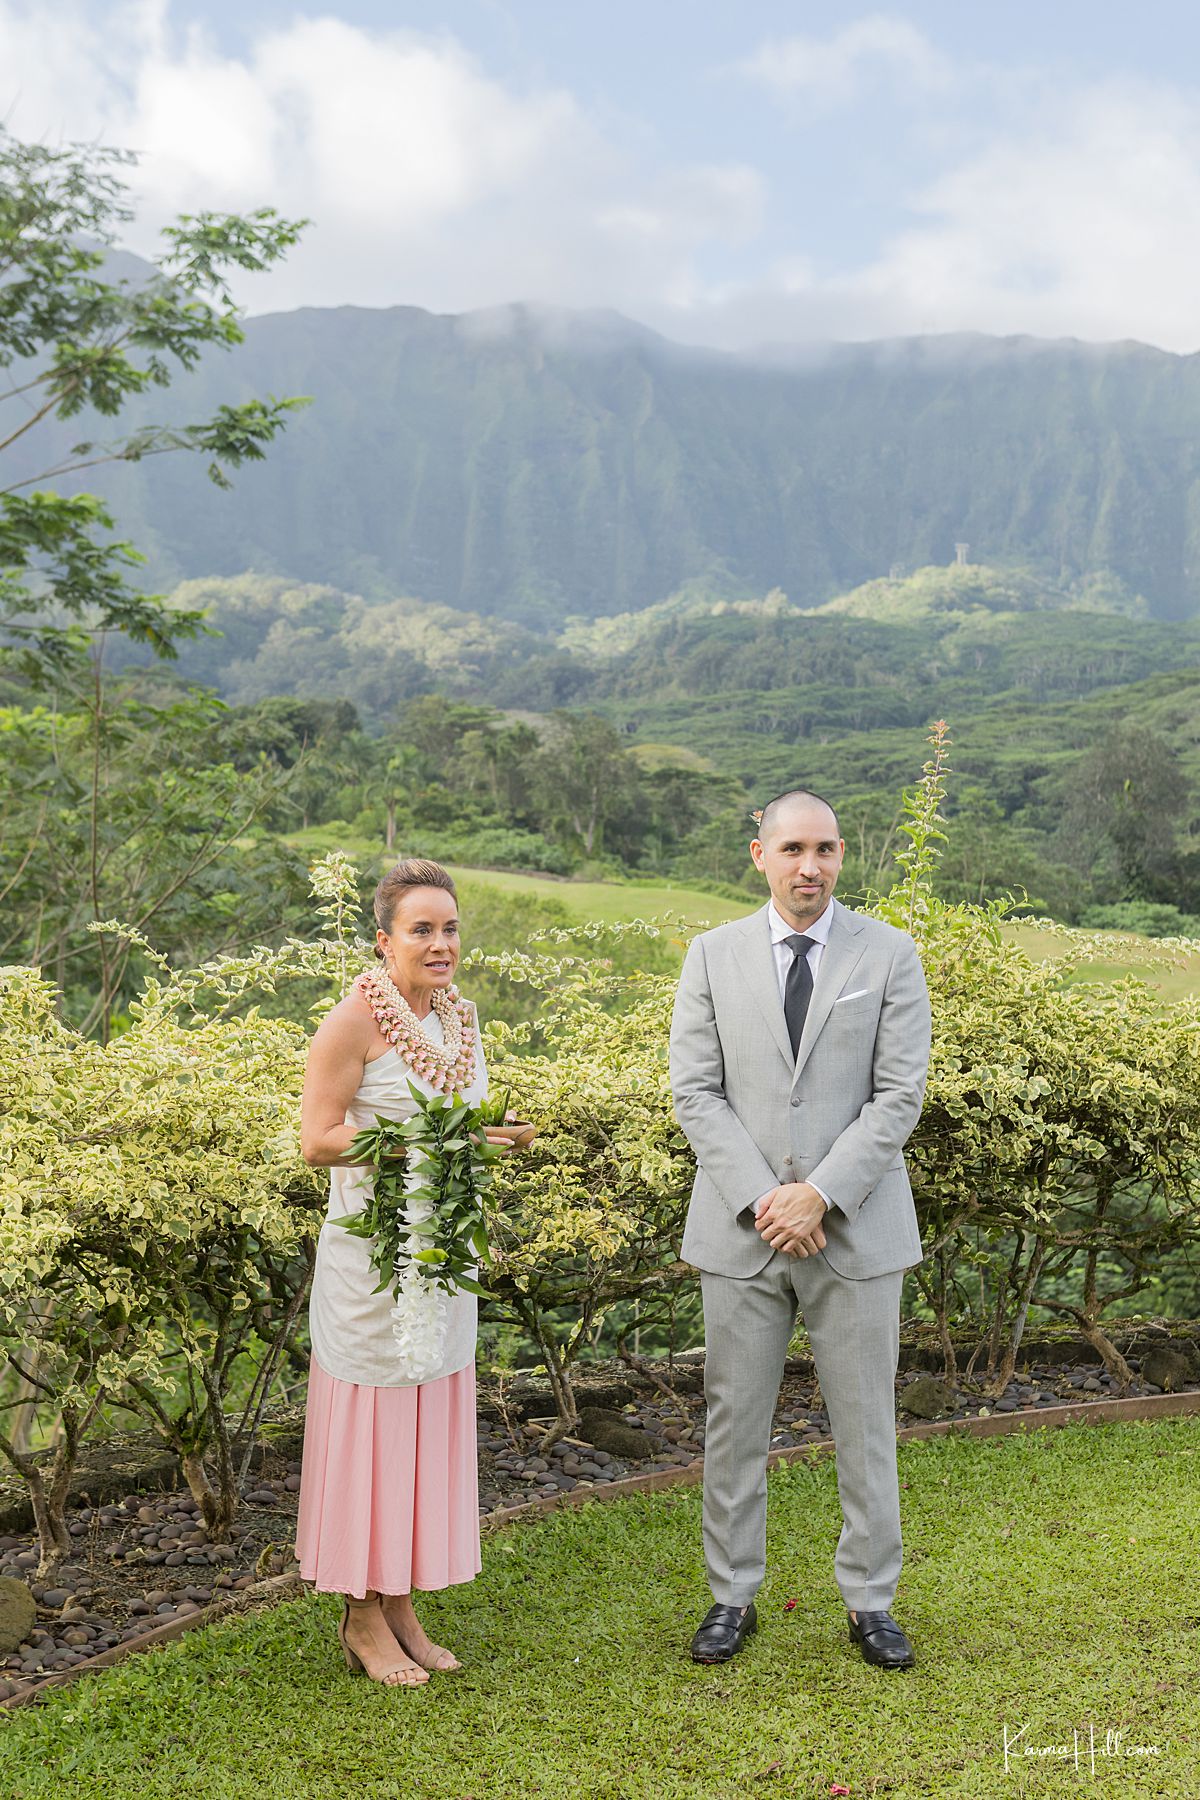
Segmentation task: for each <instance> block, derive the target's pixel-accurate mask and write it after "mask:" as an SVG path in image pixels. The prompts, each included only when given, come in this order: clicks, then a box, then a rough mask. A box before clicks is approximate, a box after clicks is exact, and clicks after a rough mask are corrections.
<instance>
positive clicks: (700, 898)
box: [287, 826, 1200, 1002]
mask: <svg viewBox="0 0 1200 1800" xmlns="http://www.w3.org/2000/svg"><path fill="white" fill-rule="evenodd" d="M334 836H335V837H336V847H338V848H341V849H344V850H346V851H347V852H348V854H349V855H351V856H352V857H354V859H355V861H356V862H357V863H358V865H359V867H360V868H361V869H367V868H369V867H371V866H373V861H374V859H376V858H377V857H378V856H379V849H378V845H367V844H366V843H365V842H360V841H358V840H352V839H350V838H348V837H346V836H345V834H342V835H340V836H339V835H337V834H334ZM287 841H288V842H289V843H292V844H294V845H295V846H296V847H297V848H306V849H308V850H309V851H311V853H312V854H313V855H318V854H322V853H323V852H324V851H326V850H328V849H331V848H334V847H335V845H334V839H333V838H330V837H329V835H328V832H327V828H326V827H324V826H314V827H313V828H312V829H311V830H309V831H308V832H298V833H295V834H293V836H291V837H290V838H289V839H288V840H287ZM448 866H449V867H450V869H451V872H452V874H453V875H454V876H455V878H456V879H458V880H462V881H465V882H468V883H476V884H479V885H485V884H486V885H490V886H493V887H498V888H501V889H502V890H504V891H505V892H506V893H512V894H532V895H538V894H541V895H544V896H545V897H546V898H547V899H552V900H555V901H557V902H558V903H559V904H560V905H562V906H565V907H566V908H567V909H568V910H569V911H570V912H571V913H572V914H573V915H574V917H575V918H576V919H578V920H579V921H581V922H583V921H588V920H600V921H603V922H604V923H606V924H609V923H612V922H614V921H616V920H621V919H654V918H658V917H660V916H662V915H663V914H667V913H669V914H671V915H672V916H673V917H677V918H682V919H683V920H684V921H685V922H686V923H687V924H688V925H692V926H695V925H722V924H724V923H725V921H726V920H728V919H738V918H742V917H743V916H744V915H745V914H746V913H748V912H752V911H753V910H754V909H755V907H757V906H761V905H762V900H758V899H755V898H754V897H752V896H750V895H747V897H746V899H745V900H744V901H739V900H727V899H724V898H722V897H721V896H719V895H717V894H706V893H704V892H702V891H701V890H699V889H696V888H689V887H686V886H673V885H672V884H671V883H669V882H664V881H655V880H647V881H645V882H641V881H631V882H620V881H560V880H555V879H554V877H553V876H549V875H522V874H518V873H516V872H515V871H514V870H510V869H471V868H466V867H464V866H463V865H461V864H458V863H455V864H450V865H448ZM765 897H766V890H765V888H764V890H763V898H764V899H765ZM468 925H469V920H468ZM1005 930H1006V933H1007V935H1009V936H1010V937H1013V938H1015V939H1016V941H1017V942H1018V943H1020V944H1022V945H1023V946H1024V948H1025V949H1026V950H1027V951H1028V953H1029V954H1030V955H1031V956H1035V957H1047V956H1055V955H1057V954H1058V953H1059V951H1060V950H1061V944H1060V943H1059V940H1058V939H1057V938H1055V937H1054V935H1053V934H1052V933H1051V932H1048V931H1038V930H1037V929H1036V928H1035V927H1033V926H1031V925H1027V924H1025V923H1024V922H1016V923H1014V924H1012V925H1010V926H1007V927H1006V928H1005ZM1130 974H1133V975H1137V976H1138V977H1139V978H1140V979H1141V980H1143V981H1146V982H1149V983H1150V985H1151V986H1153V987H1156V988H1158V990H1159V991H1160V993H1161V994H1162V996H1163V998H1164V1000H1166V1001H1168V1002H1170V1001H1175V1000H1182V999H1185V998H1186V997H1187V996H1188V995H1189V994H1195V993H1197V992H1200V954H1196V955H1193V956H1190V957H1188V958H1187V959H1186V961H1185V962H1184V963H1183V964H1182V966H1180V967H1173V966H1172V965H1171V964H1170V963H1169V962H1168V961H1166V960H1165V959H1164V960H1163V961H1162V962H1159V963H1153V964H1152V963H1141V962H1138V963H1129V962H1122V961H1120V960H1119V959H1116V960H1114V961H1113V962H1111V963H1093V964H1089V965H1088V969H1087V972H1086V975H1085V976H1084V979H1087V980H1090V981H1114V980H1117V979H1119V978H1120V977H1121V976H1123V975H1130Z"/></svg>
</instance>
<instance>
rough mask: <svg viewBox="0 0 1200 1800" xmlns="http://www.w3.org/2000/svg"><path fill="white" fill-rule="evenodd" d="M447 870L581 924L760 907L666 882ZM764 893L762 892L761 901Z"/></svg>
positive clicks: (453, 866)
mask: <svg viewBox="0 0 1200 1800" xmlns="http://www.w3.org/2000/svg"><path fill="white" fill-rule="evenodd" d="M447 867H448V868H449V870H450V873H451V874H452V875H453V876H454V878H455V880H456V881H464V882H473V883H475V884H476V885H479V886H483V885H487V886H489V887H499V888H502V889H503V890H504V891H505V892H506V893H510V894H540V895H542V896H544V897H545V898H546V899H548V900H557V901H558V902H559V904H560V905H562V906H565V907H567V908H568V910H569V911H570V912H571V913H572V914H574V916H575V918H576V919H578V920H579V921H580V922H586V921H589V920H599V921H601V922H603V923H604V924H606V925H609V924H613V923H614V922H616V921H618V920H623V919H655V918H659V917H661V915H662V914H664V913H671V914H672V915H674V916H675V917H677V918H682V919H685V920H686V921H687V923H688V924H689V925H698V924H708V925H723V924H724V923H725V921H726V919H740V918H742V917H743V916H744V915H745V914H746V913H748V912H753V911H754V909H755V908H756V907H757V906H761V905H762V901H761V900H755V899H753V898H751V897H749V896H748V897H747V899H746V900H745V901H744V902H742V901H740V900H726V899H724V898H723V897H722V896H721V895H719V894H706V893H704V892H702V891H701V890H700V889H698V888H689V887H683V886H680V887H673V886H672V885H671V884H670V883H669V882H665V881H645V882H641V881H637V882H632V881H631V882H624V881H555V880H554V878H553V877H552V876H548V875H519V874H517V873H516V872H515V871H513V870H511V869H467V868H463V867H462V866H461V865H460V864H458V863H449V864H447ZM765 893H766V890H765V889H764V898H765Z"/></svg>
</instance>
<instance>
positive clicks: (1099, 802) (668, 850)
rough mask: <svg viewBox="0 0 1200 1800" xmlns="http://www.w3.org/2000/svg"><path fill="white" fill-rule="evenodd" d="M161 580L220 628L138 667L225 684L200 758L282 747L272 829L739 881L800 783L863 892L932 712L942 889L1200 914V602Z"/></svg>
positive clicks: (1178, 922)
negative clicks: (523, 610) (640, 608)
mask: <svg viewBox="0 0 1200 1800" xmlns="http://www.w3.org/2000/svg"><path fill="white" fill-rule="evenodd" d="M175 604H176V605H177V606H179V607H181V608H187V609H203V610H204V611H205V613H206V616H207V618H208V620H209V623H210V626H211V627H212V631H213V635H209V636H206V637H202V638H200V639H198V640H196V641H194V642H192V643H187V644H183V645H181V646H180V647H179V648H180V660H179V664H178V666H177V668H176V669H175V670H174V671H173V672H172V673H171V674H169V675H167V674H165V673H164V672H163V671H162V670H161V669H160V670H158V671H155V672H154V673H153V674H152V675H151V674H145V675H134V673H133V672H132V671H130V674H129V679H131V680H134V681H135V683H139V684H141V683H147V682H148V684H149V689H150V690H155V689H157V690H159V691H163V690H164V684H165V685H166V686H172V685H174V684H175V683H176V682H177V680H178V677H179V674H180V673H182V674H183V675H185V676H189V677H191V678H193V679H196V680H199V681H202V682H204V683H205V684H209V685H211V686H212V687H214V688H216V689H218V690H219V691H221V692H222V694H223V697H224V700H225V702H226V705H227V707H228V711H227V712H224V713H220V712H217V713H214V715H213V724H212V730H213V733H214V738H213V746H214V747H213V751H212V755H213V756H214V757H216V758H219V759H224V758H226V757H228V758H230V759H231V760H232V762H233V763H234V765H235V766H236V767H237V768H239V769H240V770H242V771H243V773H244V775H245V777H246V778H247V779H249V777H250V774H251V771H253V770H257V771H258V777H262V776H263V772H264V771H271V773H272V778H273V779H276V780H277V781H278V782H279V783H280V784H281V786H280V790H279V793H278V795H277V796H276V797H275V799H273V801H272V803H271V805H270V807H269V808H268V809H267V811H266V812H265V814H263V815H262V817H263V821H264V824H265V825H266V826H267V827H269V829H270V831H271V832H273V833H275V834H277V835H278V836H279V837H280V838H281V839H282V838H287V837H288V836H289V835H294V834H295V833H296V832H297V831H300V832H303V831H311V830H312V829H313V828H314V827H317V826H335V827H336V830H338V831H340V832H342V834H343V835H344V836H345V837H346V838H347V840H348V841H353V842H354V843H356V844H359V845H362V846H369V845H376V846H378V847H379V848H380V849H385V848H386V849H391V850H410V849H415V850H420V851H422V852H426V853H430V854H435V855H441V856H444V857H446V858H447V859H449V860H454V861H458V862H462V863H468V864H491V865H494V866H498V867H508V868H518V869H520V868H525V869H541V870H546V871H549V872H551V873H556V874H568V873H572V872H577V871H580V870H584V869H586V870H588V871H590V872H591V873H604V874H610V875H614V874H615V875H619V874H622V873H629V872H636V873H650V874H655V875H665V876H669V877H672V878H675V879H678V880H686V881H689V882H713V883H717V884H720V885H722V886H730V885H740V884H743V883H746V882H752V881H753V880H754V877H753V874H752V871H750V870H749V867H748V863H747V856H746V844H747V840H748V837H749V836H750V827H749V825H748V818H749V811H750V809H751V807H752V806H754V805H761V804H762V803H763V801H764V800H765V799H767V798H769V797H770V796H771V794H773V793H775V792H777V791H779V790H780V789H782V788H784V787H786V786H789V785H793V784H796V783H803V784H808V785H811V786H814V787H815V788H817V789H818V790H819V791H821V792H823V793H825V794H827V795H828V797H829V798H830V799H831V800H832V801H833V802H834V804H835V805H836V806H837V808H838V810H839V814H840V816H841V818H842V821H843V828H844V831H845V834H846V838H847V843H848V851H847V865H846V871H845V876H844V881H843V890H844V891H845V892H846V893H848V894H850V895H853V894H855V893H863V892H865V891H867V890H869V889H870V888H871V887H872V886H874V885H875V884H876V883H878V882H880V881H882V880H883V879H884V878H885V874H886V871H887V870H888V867H889V864H890V859H891V856H892V854H893V852H894V850H895V847H896V830H897V824H898V798H899V795H900V792H901V790H902V789H903V788H904V787H905V786H906V785H907V784H908V783H910V782H911V780H912V778H913V774H914V770H915V766H916V759H917V747H918V745H919V744H920V742H921V738H922V735H923V733H924V730H925V727H926V725H927V723H928V721H929V720H930V719H931V718H934V717H945V718H947V719H949V721H950V724H951V731H952V736H953V742H954V751H953V764H954V769H955V777H954V780H953V782H952V784H951V799H950V801H949V803H948V804H949V806H950V807H951V809H952V813H951V816H952V818H953V825H954V828H953V831H952V833H951V836H950V841H949V845H948V847H947V850H946V853H945V856H944V858H943V860H942V865H941V869H940V873H939V882H940V884H941V887H942V890H943V892H945V893H946V894H947V895H948V896H953V897H961V898H974V899H980V898H987V897H990V896H995V895H999V894H1002V893H1006V892H1013V893H1015V894H1017V895H1018V896H1021V895H1022V894H1024V895H1025V896H1027V898H1026V899H1025V900H1024V901H1023V902H1022V904H1023V905H1024V906H1026V907H1027V909H1029V910H1033V911H1037V912H1043V913H1050V914H1052V915H1053V916H1056V917H1059V918H1061V919H1064V920H1068V921H1079V920H1082V919H1088V920H1095V922H1097V923H1100V922H1104V921H1105V920H1106V919H1107V920H1108V922H1111V923H1118V922H1121V920H1123V919H1124V920H1125V921H1126V922H1130V923H1132V922H1134V920H1135V919H1136V920H1137V921H1138V922H1140V924H1141V927H1142V928H1143V929H1151V930H1157V931H1160V932H1161V931H1166V930H1172V929H1184V928H1190V927H1188V925H1187V921H1188V919H1189V918H1191V917H1192V916H1193V915H1195V914H1197V913H1200V847H1198V844H1197V795H1198V794H1200V724H1198V721H1200V706H1198V705H1197V700H1198V698H1200V626H1197V625H1192V624H1183V623H1176V624H1171V623H1167V622H1163V621H1152V620H1146V619H1137V618H1131V617H1129V616H1127V615H1126V614H1125V613H1124V612H1122V611H1109V612H1103V611H1099V610H1087V609H1083V608H1081V607H1080V605H1079V603H1078V601H1077V600H1075V599H1073V598H1072V597H1071V596H1070V595H1069V594H1066V593H1064V592H1062V591H1061V590H1055V589H1054V588H1051V587H1048V586H1047V585H1046V584H1044V583H1041V582H1039V581H1038V580H1036V579H1035V578H1033V577H1032V576H1030V575H1029V574H1028V572H1026V571H1022V570H1020V569H1009V570H1005V571H998V570H994V569H988V568H982V567H950V568H930V569H925V570H921V571H918V572H917V573H915V574H914V575H912V576H910V577H907V578H905V579H902V580H900V579H898V580H894V581H889V582H879V581H876V582H873V583H871V584H868V585H867V586H865V587H863V588H861V589H859V590H855V591H853V592H851V593H849V594H847V595H844V596H841V597H839V598H838V599H836V600H835V601H834V602H832V603H831V604H829V605H827V606H825V607H823V608H819V609H810V610H801V609H799V608H797V607H795V606H793V605H792V604H791V602H790V601H789V600H788V599H787V597H786V596H785V595H783V594H782V593H781V592H779V591H775V592H773V593H770V594H768V595H766V596H765V597H763V598H761V599H759V600H745V601H738V602H729V601H725V600H721V599H713V598H712V597H711V596H706V595H704V594H703V592H702V591H699V590H697V589H695V588H693V589H691V590H688V591H684V592H682V593H681V594H679V595H677V596H675V597H673V598H672V599H671V600H669V601H667V602H665V603H663V604H661V605H660V606H657V607H653V608H649V609H647V610H646V611H644V612H642V613H638V614H630V615H624V616H619V617H616V618H612V619H606V620H598V621H587V620H575V621H573V622H570V623H568V625H567V626H566V628H565V629H564V630H563V631H562V632H561V633H559V634H558V635H557V636H550V635H548V634H545V633H543V634H537V633H534V632H531V631H527V630H524V629H522V628H520V627H517V626H509V627H505V628H504V629H502V630H497V628H496V625H495V622H494V621H490V620H487V619H484V618H482V617H479V616H477V615H468V614H462V613H457V612H454V611H452V610H451V609H448V608H444V607H438V606H429V605H427V604H425V603H423V602H419V601H414V600H403V599H398V600H391V601H376V602H372V601H368V600H364V599H362V598H360V597H355V596H350V595H347V594H344V593H341V592H339V591H337V590H334V589H331V588H317V587H310V586H296V585H294V584H291V583H288V582H285V581H282V580H280V579H277V578H271V577H263V576H242V577H240V578H237V579H234V580H228V581H222V580H217V579H210V580H207V581H204V582H193V583H188V584H186V585H185V586H183V587H182V588H181V589H180V590H179V591H178V593H177V594H176V596H175ZM1100 604H1101V596H1099V595H1096V596H1093V605H1094V606H1099V605H1100ZM217 633H219V634H220V635H216V634H217ZM256 778H257V777H256ZM329 841H332V840H331V839H330V840H329ZM755 891H757V889H756V890H755ZM1130 906H1134V907H1136V908H1138V909H1140V910H1138V911H1137V912H1136V913H1130V912H1129V911H1128V910H1126V911H1124V912H1122V911H1120V909H1121V908H1125V909H1128V908H1129V907H1130ZM1114 908H1116V909H1118V910H1117V911H1116V912H1114V911H1113V910H1112V909H1114ZM1146 909H1150V910H1149V911H1147V910H1146Z"/></svg>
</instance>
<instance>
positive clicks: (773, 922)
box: [767, 895, 833, 944]
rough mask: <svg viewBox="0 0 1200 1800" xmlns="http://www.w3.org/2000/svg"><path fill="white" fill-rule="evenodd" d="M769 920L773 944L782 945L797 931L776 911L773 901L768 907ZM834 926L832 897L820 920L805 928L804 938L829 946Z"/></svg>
mask: <svg viewBox="0 0 1200 1800" xmlns="http://www.w3.org/2000/svg"><path fill="white" fill-rule="evenodd" d="M767 919H768V921H769V923H770V926H771V942H772V943H773V944H781V943H782V942H783V940H784V938H787V937H791V935H792V933H793V932H794V931H795V929H796V927H795V926H794V925H789V924H788V922H787V920H786V919H785V918H784V917H783V915H782V913H780V912H779V911H778V910H777V909H776V906H775V902H774V901H773V900H771V901H769V902H768V905H767ZM832 924H833V897H832V895H831V896H830V899H829V905H828V906H827V907H826V908H825V911H824V912H823V913H822V914H821V916H820V918H819V919H816V920H815V921H814V922H813V923H812V924H811V925H806V926H805V928H804V936H805V937H806V938H811V939H812V941H813V943H814V944H827V943H828V942H829V930H830V927H831V926H832Z"/></svg>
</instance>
